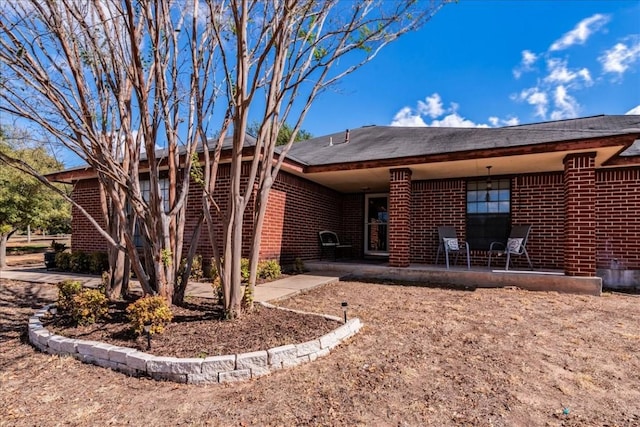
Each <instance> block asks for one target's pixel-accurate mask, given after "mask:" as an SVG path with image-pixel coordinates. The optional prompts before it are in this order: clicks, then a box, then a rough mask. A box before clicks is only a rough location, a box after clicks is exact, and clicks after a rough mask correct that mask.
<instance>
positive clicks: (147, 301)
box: [127, 296, 173, 335]
mask: <svg viewBox="0 0 640 427" xmlns="http://www.w3.org/2000/svg"><path fill="white" fill-rule="evenodd" d="M127 318H128V319H129V324H130V325H131V329H133V331H134V332H135V333H136V334H138V335H140V334H142V333H143V332H144V327H145V325H149V326H150V328H149V333H151V334H161V333H162V332H164V328H165V327H166V326H167V325H168V324H169V323H170V322H171V320H172V319H173V313H172V312H171V308H169V305H168V304H167V301H166V300H165V299H164V298H162V297H160V296H147V297H144V298H140V299H139V300H137V301H136V302H134V303H132V304H129V306H128V307H127Z"/></svg>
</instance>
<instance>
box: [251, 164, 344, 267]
mask: <svg viewBox="0 0 640 427" xmlns="http://www.w3.org/2000/svg"><path fill="white" fill-rule="evenodd" d="M342 223H343V221H342V198H341V196H340V194H339V193H338V192H335V191H333V190H330V189H328V188H326V187H323V186H321V185H318V184H315V183H313V182H311V181H307V180H305V179H302V178H299V177H297V176H295V175H291V174H288V173H286V172H280V173H279V174H278V177H277V179H276V181H275V183H274V184H273V187H272V189H271V193H270V196H269V203H268V204H267V215H266V218H265V223H264V227H263V235H262V244H261V251H260V257H261V258H263V259H267V258H276V259H280V260H281V262H289V261H291V260H293V259H295V258H297V257H299V258H301V259H303V260H308V259H318V258H319V257H320V243H319V238H318V232H319V231H322V230H332V231H335V232H336V233H338V236H339V237H340V238H341V239H342V240H343V241H347V240H348V236H346V235H345V233H344V229H343V227H342Z"/></svg>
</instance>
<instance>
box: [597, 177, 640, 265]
mask: <svg viewBox="0 0 640 427" xmlns="http://www.w3.org/2000/svg"><path fill="white" fill-rule="evenodd" d="M596 191H597V194H598V197H597V199H596V216H597V218H598V220H597V226H596V242H597V243H596V244H597V246H596V262H597V267H598V268H611V267H612V266H615V264H616V263H615V262H613V261H614V260H617V264H618V265H617V266H618V267H622V268H628V269H634V270H637V269H640V168H629V169H607V170H599V171H597V172H596Z"/></svg>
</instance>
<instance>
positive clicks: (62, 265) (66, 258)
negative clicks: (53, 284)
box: [56, 252, 71, 271]
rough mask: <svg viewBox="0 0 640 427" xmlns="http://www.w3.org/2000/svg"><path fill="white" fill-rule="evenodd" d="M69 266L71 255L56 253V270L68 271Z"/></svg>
mask: <svg viewBox="0 0 640 427" xmlns="http://www.w3.org/2000/svg"><path fill="white" fill-rule="evenodd" d="M70 265H71V254H70V253H69V252H56V268H57V269H58V270H63V271H69V266H70Z"/></svg>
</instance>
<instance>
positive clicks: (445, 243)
mask: <svg viewBox="0 0 640 427" xmlns="http://www.w3.org/2000/svg"><path fill="white" fill-rule="evenodd" d="M442 252H444V259H445V262H446V264H447V270H448V269H449V254H455V258H454V259H453V265H456V264H457V263H458V255H460V253H461V252H463V253H465V254H466V255H467V269H469V270H470V269H471V257H470V256H469V244H468V243H467V242H465V241H464V240H459V239H458V235H457V233H456V229H455V227H448V226H443V227H438V252H437V254H436V264H438V259H440V253H442Z"/></svg>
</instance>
